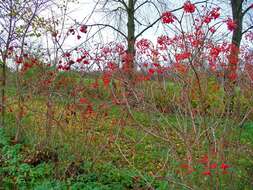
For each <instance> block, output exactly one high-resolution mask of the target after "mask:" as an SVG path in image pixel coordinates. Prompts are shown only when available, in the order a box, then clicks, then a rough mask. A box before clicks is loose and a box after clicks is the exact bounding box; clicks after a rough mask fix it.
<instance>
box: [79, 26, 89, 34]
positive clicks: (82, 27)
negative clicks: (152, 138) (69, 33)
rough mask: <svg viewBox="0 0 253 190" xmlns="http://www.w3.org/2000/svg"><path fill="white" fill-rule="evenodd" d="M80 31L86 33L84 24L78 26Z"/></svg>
mask: <svg viewBox="0 0 253 190" xmlns="http://www.w3.org/2000/svg"><path fill="white" fill-rule="evenodd" d="M80 32H82V33H87V26H86V25H82V26H81V27H80Z"/></svg>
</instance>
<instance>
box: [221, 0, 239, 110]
mask: <svg viewBox="0 0 253 190" xmlns="http://www.w3.org/2000/svg"><path fill="white" fill-rule="evenodd" d="M230 3H231V7H232V16H233V21H234V22H236V25H237V26H236V28H235V30H234V31H233V34H232V46H231V49H230V55H229V60H228V70H227V71H226V74H225V86H224V87H225V93H226V112H227V113H231V112H232V110H233V107H234V97H235V85H236V73H237V69H238V63H239V54H240V45H241V40H242V23H243V11H242V3H243V0H230Z"/></svg>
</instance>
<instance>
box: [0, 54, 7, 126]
mask: <svg viewBox="0 0 253 190" xmlns="http://www.w3.org/2000/svg"><path fill="white" fill-rule="evenodd" d="M1 80H2V90H1V108H0V110H1V116H2V119H1V126H2V127H3V126H4V122H5V121H4V119H5V86H6V55H3V62H2V77H1Z"/></svg>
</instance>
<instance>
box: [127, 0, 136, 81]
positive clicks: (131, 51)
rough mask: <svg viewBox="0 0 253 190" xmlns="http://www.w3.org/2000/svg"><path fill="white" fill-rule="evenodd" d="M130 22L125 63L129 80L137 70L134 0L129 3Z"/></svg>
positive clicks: (128, 22)
mask: <svg viewBox="0 0 253 190" xmlns="http://www.w3.org/2000/svg"><path fill="white" fill-rule="evenodd" d="M127 14H128V21H127V32H128V33H127V56H128V58H129V59H128V61H127V62H126V63H125V64H126V65H125V67H126V69H127V72H129V73H128V76H129V79H130V80H131V79H133V74H134V70H135V65H134V57H135V23H134V16H135V15H134V0H129V2H128V10H127Z"/></svg>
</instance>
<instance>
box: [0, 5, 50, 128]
mask: <svg viewBox="0 0 253 190" xmlns="http://www.w3.org/2000/svg"><path fill="white" fill-rule="evenodd" d="M50 1H51V0H21V1H17V0H0V63H1V66H2V74H1V78H0V79H1V81H2V82H1V84H2V85H1V107H0V110H1V117H2V119H1V125H2V126H3V125H4V118H5V87H6V77H7V76H6V70H7V61H8V59H9V58H10V56H11V51H12V50H13V48H14V47H15V48H17V49H19V51H20V53H21V55H20V56H22V54H23V53H24V45H25V40H26V38H27V37H28V34H30V36H32V35H34V33H35V32H34V31H33V32H32V31H31V29H32V25H33V24H34V20H35V19H36V18H38V13H39V12H40V11H42V10H43V9H44V8H46V6H47V5H48V3H49V2H50ZM35 25H36V24H35Z"/></svg>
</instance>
